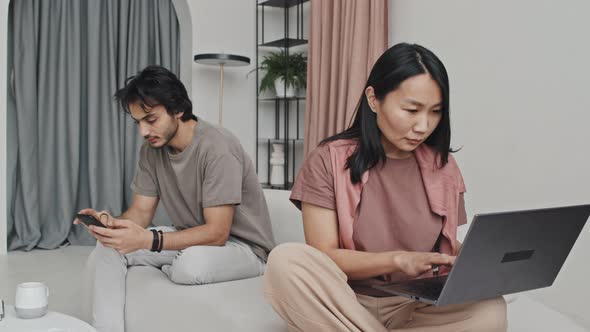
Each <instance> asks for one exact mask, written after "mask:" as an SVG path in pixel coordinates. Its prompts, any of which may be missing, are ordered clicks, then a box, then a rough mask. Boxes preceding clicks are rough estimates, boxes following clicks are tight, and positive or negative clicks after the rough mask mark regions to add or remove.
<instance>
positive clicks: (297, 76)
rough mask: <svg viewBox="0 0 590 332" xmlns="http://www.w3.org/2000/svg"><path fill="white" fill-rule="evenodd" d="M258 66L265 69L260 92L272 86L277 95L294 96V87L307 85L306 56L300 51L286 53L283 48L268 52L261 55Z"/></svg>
mask: <svg viewBox="0 0 590 332" xmlns="http://www.w3.org/2000/svg"><path fill="white" fill-rule="evenodd" d="M259 68H260V69H262V70H264V71H265V74H264V76H263V77H262V80H261V81H260V92H263V91H265V90H272V89H273V88H274V90H275V92H276V94H277V97H294V96H295V89H302V88H305V86H306V85H307V57H306V56H305V55H304V54H303V53H301V52H298V53H292V54H288V55H287V52H286V51H285V50H280V51H279V52H270V53H269V54H267V55H265V56H264V57H263V60H262V62H261V63H260V67H259ZM285 84H286V85H287V86H286V88H285Z"/></svg>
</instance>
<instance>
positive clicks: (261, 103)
mask: <svg viewBox="0 0 590 332" xmlns="http://www.w3.org/2000/svg"><path fill="white" fill-rule="evenodd" d="M308 1H309V0H266V1H257V2H256V68H259V67H260V61H261V54H264V52H266V51H269V50H272V49H276V48H279V49H281V50H284V51H285V52H286V54H287V57H288V56H289V52H290V51H291V49H292V48H294V47H297V48H298V49H299V47H306V46H307V39H305V38H304V29H303V28H304V15H303V13H304V9H305V8H304V4H305V3H306V2H308ZM277 9H279V10H280V11H282V13H280V12H279V13H277V12H278V11H277ZM277 14H279V15H280V14H282V16H283V27H282V29H283V36H281V37H282V38H278V39H272V40H267V39H268V38H265V37H267V36H268V33H267V36H265V30H266V29H268V27H269V26H268V24H267V23H266V21H267V20H268V19H269V16H268V15H272V18H273V19H276V18H277V17H276V16H277ZM293 14H295V22H292V21H290V20H291V19H292V16H293ZM265 15H266V17H265ZM293 23H294V24H293ZM293 27H294V28H295V35H294V36H293V35H291V34H290V30H291V31H292V30H293ZM288 63H289V62H288V61H287V66H288ZM285 70H287V68H285ZM259 75H260V73H259V69H256V82H257V83H256V96H257V98H256V172H257V173H259V172H260V169H261V167H260V166H261V165H262V162H264V163H265V164H266V166H267V169H266V179H267V180H266V182H264V183H262V186H263V188H272V189H290V188H291V187H292V185H293V182H294V180H295V175H296V172H297V170H296V160H301V159H302V158H303V156H302V155H301V156H298V153H296V152H297V150H298V147H302V146H303V137H302V135H303V130H302V129H301V127H302V126H301V123H300V122H302V121H300V117H301V114H302V111H303V109H304V106H305V97H304V96H295V97H269V96H260V93H259V84H260V80H259V78H260V76H259ZM285 90H286V86H285ZM285 92H286V91H285ZM273 110H274V112H273ZM293 117H295V121H296V130H295V132H290V128H289V127H290V124H291V121H292V118H293ZM271 119H272V120H273V121H272V124H273V126H274V130H273V131H274V134H273V135H270V136H272V137H261V130H260V129H261V128H260V122H261V120H266V122H268V121H269V120H271ZM272 144H282V145H283V146H284V153H285V167H284V183H282V184H280V185H278V184H275V185H271V184H270V183H269V182H270V178H271V176H270V175H271V163H270V159H271V151H272V149H271V148H272ZM263 150H266V160H264V158H262V159H263V160H262V161H261V160H260V159H261V158H260V157H261V151H263ZM299 150H300V151H302V149H299ZM260 175H261V174H260V173H259V177H260Z"/></svg>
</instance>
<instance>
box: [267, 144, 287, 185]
mask: <svg viewBox="0 0 590 332" xmlns="http://www.w3.org/2000/svg"><path fill="white" fill-rule="evenodd" d="M270 165H271V169H270V181H269V182H270V185H271V186H282V185H283V184H284V183H285V149H284V148H283V144H273V145H272V154H271V155H270Z"/></svg>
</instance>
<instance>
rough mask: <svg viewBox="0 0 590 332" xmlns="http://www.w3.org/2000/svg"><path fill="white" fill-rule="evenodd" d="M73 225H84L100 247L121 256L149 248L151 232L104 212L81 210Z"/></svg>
mask: <svg viewBox="0 0 590 332" xmlns="http://www.w3.org/2000/svg"><path fill="white" fill-rule="evenodd" d="M74 224H77V225H78V224H83V225H85V226H86V227H87V228H88V231H89V232H90V234H91V235H92V236H93V237H94V238H95V239H97V240H98V241H100V243H102V245H104V246H105V247H109V248H113V249H115V250H117V251H118V252H119V253H121V254H123V255H124V254H127V253H130V252H133V251H136V250H139V249H150V247H151V242H152V232H151V231H149V230H147V229H145V228H143V227H141V226H139V225H137V224H136V223H134V222H132V221H131V220H126V219H115V218H113V217H112V216H111V215H110V214H109V213H108V212H106V211H101V212H96V211H95V210H93V209H84V210H81V211H80V212H79V213H78V215H77V218H76V220H74Z"/></svg>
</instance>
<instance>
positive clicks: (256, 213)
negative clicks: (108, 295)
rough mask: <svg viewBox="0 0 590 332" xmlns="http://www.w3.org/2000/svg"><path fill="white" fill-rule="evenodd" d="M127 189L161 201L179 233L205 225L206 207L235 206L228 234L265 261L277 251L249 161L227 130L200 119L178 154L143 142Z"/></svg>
mask: <svg viewBox="0 0 590 332" xmlns="http://www.w3.org/2000/svg"><path fill="white" fill-rule="evenodd" d="M131 188H132V189H133V191H134V192H136V193H137V194H140V195H144V196H150V197H159V198H160V201H161V202H162V204H163V205H164V208H165V209H166V213H167V214H168V216H169V217H170V220H171V222H172V224H173V225H174V226H175V227H176V228H177V229H179V230H182V229H187V228H191V227H195V226H199V225H204V224H205V218H204V217H203V209H204V208H207V207H212V206H219V205H236V207H235V212H234V219H233V223H232V227H231V235H232V236H235V237H237V238H239V239H241V240H243V241H245V242H246V243H248V244H250V245H251V246H252V249H253V251H254V252H255V253H256V255H257V256H258V257H260V258H262V259H263V260H266V258H267V257H268V253H269V252H270V250H271V249H272V248H273V247H274V246H275V240H274V237H273V234H272V228H271V223H270V216H269V214H268V208H267V206H266V200H265V199H264V193H263V191H262V188H261V187H260V183H259V181H258V177H257V175H256V172H255V170H254V167H253V165H252V161H251V160H250V158H249V157H248V155H247V154H246V153H245V151H244V149H243V148H242V146H241V144H240V142H239V141H238V139H237V138H236V137H235V136H234V135H233V134H231V133H230V132H229V131H228V130H225V129H223V128H219V127H216V126H213V125H211V124H209V123H207V122H205V121H203V120H199V121H198V122H197V126H196V127H195V133H194V136H193V140H192V142H191V143H190V144H189V146H188V147H187V148H186V149H184V150H183V151H182V152H180V153H177V154H172V153H171V150H170V148H169V147H163V148H160V149H154V148H152V147H151V146H150V145H149V144H148V143H147V142H146V143H145V144H144V145H143V146H142V147H141V151H140V157H139V164H138V167H137V171H136V174H135V178H134V179H133V182H132V184H131Z"/></svg>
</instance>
